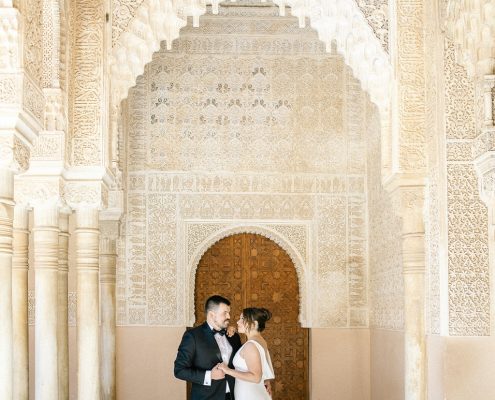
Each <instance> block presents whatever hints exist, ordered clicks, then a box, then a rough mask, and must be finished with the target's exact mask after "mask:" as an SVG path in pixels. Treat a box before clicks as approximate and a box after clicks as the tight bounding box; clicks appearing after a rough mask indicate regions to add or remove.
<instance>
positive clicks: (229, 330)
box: [227, 325, 237, 337]
mask: <svg viewBox="0 0 495 400" xmlns="http://www.w3.org/2000/svg"><path fill="white" fill-rule="evenodd" d="M236 332H237V329H236V328H235V326H234V325H231V326H229V327H228V328H227V336H228V337H232V336H234V334H235V333H236Z"/></svg>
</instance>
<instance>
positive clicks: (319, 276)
mask: <svg viewBox="0 0 495 400" xmlns="http://www.w3.org/2000/svg"><path fill="white" fill-rule="evenodd" d="M227 21H229V20H227ZM224 22H225V19H223V21H222V20H221V19H218V18H211V17H206V16H205V18H204V19H202V23H201V25H200V27H199V28H194V29H193V28H191V27H185V28H184V29H183V30H182V31H181V38H180V39H178V40H177V41H175V42H174V45H173V48H172V50H171V51H165V50H164V49H161V50H160V51H159V52H158V53H156V54H155V55H154V57H153V60H152V61H151V62H150V63H149V64H148V65H147V66H146V68H145V71H144V74H143V75H142V76H140V77H139V78H138V80H137V84H136V86H135V87H134V88H132V89H131V90H130V92H129V97H128V99H127V101H126V105H125V109H126V111H125V113H124V114H125V116H126V121H125V124H124V125H125V127H126V128H125V129H126V145H125V147H126V148H125V154H126V155H127V165H126V170H127V174H126V181H127V182H126V187H127V189H128V190H127V199H126V200H127V213H126V218H125V224H124V226H123V230H124V232H125V241H124V243H123V246H122V248H121V250H120V251H121V254H122V255H123V256H124V257H125V262H120V263H119V264H118V277H117V281H118V287H117V294H118V298H117V304H118V305H119V311H118V324H120V325H127V324H130V325H148V324H149V325H169V326H181V325H183V324H184V321H186V320H187V318H186V315H187V314H188V313H189V311H187V309H186V308H185V307H186V306H185V305H186V304H187V301H184V300H183V298H182V296H183V293H185V292H184V291H185V290H186V287H188V286H187V285H190V282H189V277H188V276H186V275H187V272H186V269H187V260H188V259H190V257H191V256H192V253H191V254H189V253H187V252H191V251H194V250H195V249H196V248H197V244H198V243H200V242H201V240H202V237H200V236H201V235H204V234H205V233H204V232H205V231H204V229H206V227H207V226H208V224H213V225H214V226H215V227H216V228H212V229H217V228H218V229H221V226H223V227H225V226H228V227H229V228H230V227H232V226H234V227H235V226H236V225H237V226H238V225H239V224H240V225H254V226H259V225H261V226H266V227H267V228H269V229H273V230H275V231H280V232H281V234H282V236H283V237H288V238H289V241H290V243H291V245H292V246H294V248H297V249H298V253H299V254H300V256H302V258H303V259H304V260H305V262H307V260H310V267H309V270H308V271H307V274H308V276H309V277H311V279H312V280H314V282H313V283H312V284H313V285H314V289H315V290H313V291H311V296H313V298H314V299H311V300H308V301H310V302H312V304H318V306H317V307H315V308H314V310H313V315H311V316H308V317H311V320H312V321H318V324H320V326H322V327H325V326H335V327H345V326H367V324H368V308H367V307H368V305H367V290H368V288H367V283H366V282H367V271H366V268H367V256H366V251H367V250H366V249H367V238H366V204H367V203H366V178H365V176H366V174H365V171H366V161H365V160H366V157H365V154H366V153H365V141H366V134H365V121H364V118H363V115H364V113H365V111H366V104H369V100H368V99H367V98H366V96H365V94H364V93H363V91H362V89H361V88H360V85H359V82H358V81H357V80H356V79H355V78H354V77H353V76H352V73H351V71H350V69H349V68H348V67H346V66H345V65H344V60H343V59H342V57H340V56H335V55H332V54H328V53H326V52H325V49H324V48H323V45H322V44H321V42H320V41H319V39H318V37H317V35H316V33H315V32H314V31H312V30H311V29H310V28H304V29H300V28H298V27H297V22H296V21H295V19H293V18H282V17H277V18H273V17H269V18H268V17H267V18H266V19H263V18H262V19H259V18H256V17H255V16H253V15H252V13H251V14H248V15H237V16H236V17H235V24H234V23H233V22H232V21H230V23H224ZM194 221H198V222H199V221H201V227H200V228H198V229H199V231H198V230H195V228H194V227H193V226H194V224H193V225H188V226H189V227H190V228H191V227H192V228H191V231H190V232H185V231H184V229H185V228H184V226H185V224H192V223H193V222H194ZM298 221H299V222H302V225H303V226H304V225H307V224H309V225H310V226H311V227H312V229H311V230H310V232H312V233H311V235H312V236H311V237H304V234H305V233H306V232H308V231H307V230H306V228H304V229H303V230H302V231H299V230H297V229H295V228H294V226H297V223H298ZM275 225H276V227H275ZM219 226H220V228H219ZM313 227H314V229H313ZM189 234H191V236H188V235H189ZM198 235H199V236H198ZM189 241H191V243H189ZM294 243H299V244H298V245H297V246H295V245H294ZM303 243H304V245H303ZM183 251H184V252H185V253H186V254H183V253H182V252H183ZM303 289H304V288H303ZM303 298H304V297H303Z"/></svg>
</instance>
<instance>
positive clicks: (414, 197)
mask: <svg viewBox="0 0 495 400" xmlns="http://www.w3.org/2000/svg"><path fill="white" fill-rule="evenodd" d="M423 190H424V189H423V188H422V187H421V188H417V189H415V190H411V191H407V190H406V193H405V194H404V195H405V196H406V198H407V200H406V201H405V204H406V206H405V207H404V210H403V214H402V216H403V217H402V222H403V227H402V263H403V279H404V369H405V371H404V373H405V399H406V400H424V399H425V398H426V342H425V338H426V335H425V295H426V293H425V270H426V262H425V231H424V223H423V205H424V200H423V193H422V191H423Z"/></svg>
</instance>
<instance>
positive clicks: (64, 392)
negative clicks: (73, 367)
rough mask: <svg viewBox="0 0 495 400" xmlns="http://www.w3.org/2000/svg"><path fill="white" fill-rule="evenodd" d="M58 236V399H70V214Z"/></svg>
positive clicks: (62, 218)
mask: <svg viewBox="0 0 495 400" xmlns="http://www.w3.org/2000/svg"><path fill="white" fill-rule="evenodd" d="M59 228H60V232H59V235H58V330H57V340H58V398H59V400H68V399H69V301H68V295H69V292H68V272H69V263H68V254H69V214H67V213H61V214H60V219H59Z"/></svg>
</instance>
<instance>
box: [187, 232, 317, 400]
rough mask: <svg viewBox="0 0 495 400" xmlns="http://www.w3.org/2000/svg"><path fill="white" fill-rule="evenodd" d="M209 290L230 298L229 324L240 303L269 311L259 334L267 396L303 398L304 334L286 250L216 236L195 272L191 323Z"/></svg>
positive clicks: (263, 241) (244, 237)
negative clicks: (268, 377)
mask: <svg viewBox="0 0 495 400" xmlns="http://www.w3.org/2000/svg"><path fill="white" fill-rule="evenodd" d="M213 294H220V295H222V296H225V297H227V298H228V299H230V301H231V302H232V304H231V311H232V312H231V318H232V320H231V323H236V322H237V320H238V318H239V315H240V313H241V311H242V309H243V308H246V307H265V308H268V309H269V310H270V311H271V312H272V319H271V320H270V321H268V323H267V325H266V329H265V331H264V332H263V336H264V337H265V338H266V340H267V342H268V346H269V350H270V354H271V357H272V362H273V366H274V369H275V376H276V378H275V382H274V383H273V384H272V388H273V392H274V393H273V399H274V400H305V399H309V385H308V382H309V376H308V354H309V347H308V343H309V342H308V334H309V332H308V329H303V328H301V326H300V324H299V322H298V320H297V318H298V314H299V288H298V281H297V275H296V270H295V268H294V265H293V263H292V261H291V259H290V257H289V256H288V255H287V253H286V252H285V251H284V250H283V249H282V248H281V247H280V246H279V245H277V244H276V243H275V242H273V241H272V240H270V239H267V238H265V237H264V236H261V235H255V234H239V235H233V236H229V237H227V238H225V239H222V240H220V241H219V242H217V243H215V244H214V245H213V246H212V247H210V249H208V251H207V252H206V253H205V254H204V256H203V257H202V259H201V260H200V262H199V265H198V270H197V272H196V290H195V307H196V325H198V324H200V323H202V322H203V321H204V311H203V307H204V302H205V300H206V299H207V298H208V297H209V296H211V295H213Z"/></svg>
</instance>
